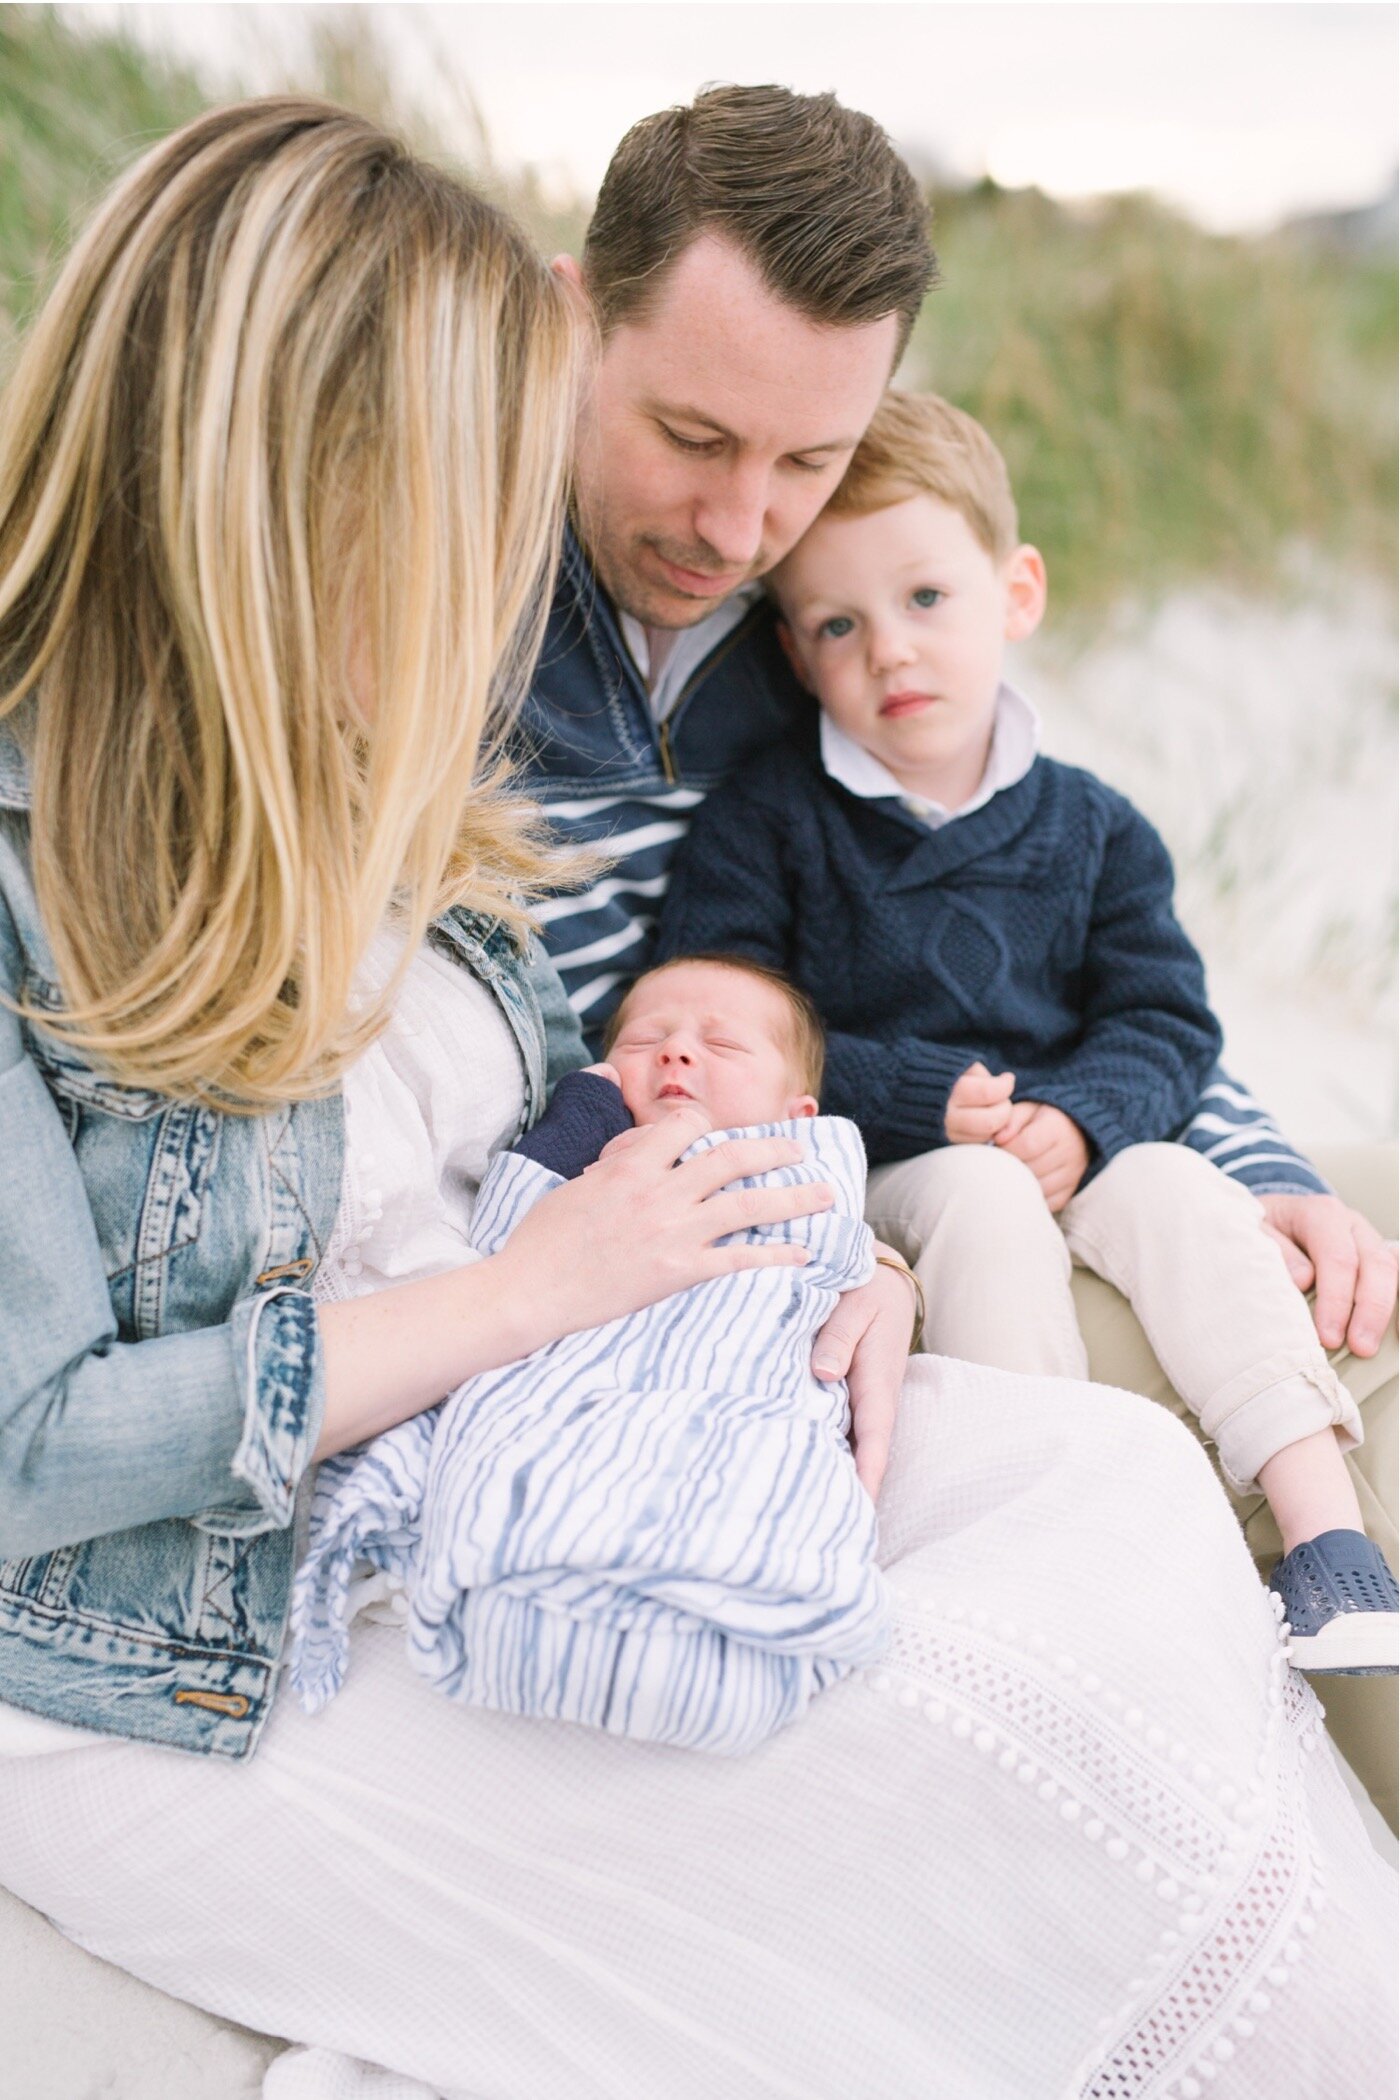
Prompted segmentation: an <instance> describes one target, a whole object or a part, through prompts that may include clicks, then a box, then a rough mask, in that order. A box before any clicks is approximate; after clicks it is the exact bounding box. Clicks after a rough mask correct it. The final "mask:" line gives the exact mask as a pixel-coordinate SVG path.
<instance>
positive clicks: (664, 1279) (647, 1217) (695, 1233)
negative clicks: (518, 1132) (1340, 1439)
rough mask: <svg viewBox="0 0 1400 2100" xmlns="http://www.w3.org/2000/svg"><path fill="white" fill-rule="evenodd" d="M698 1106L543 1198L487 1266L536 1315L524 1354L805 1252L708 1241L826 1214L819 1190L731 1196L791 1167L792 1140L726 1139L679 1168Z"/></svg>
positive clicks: (611, 1150)
mask: <svg viewBox="0 0 1400 2100" xmlns="http://www.w3.org/2000/svg"><path fill="white" fill-rule="evenodd" d="M709 1127H710V1125H709V1120H708V1118H707V1117H706V1116H705V1115H704V1113H703V1112H702V1111H701V1110H699V1109H698V1108H691V1107H690V1106H688V1105H687V1106H684V1107H681V1108H678V1109H677V1110H675V1111H674V1112H673V1113H672V1114H670V1115H668V1116H666V1117H665V1118H664V1119H663V1120H662V1121H661V1122H659V1123H653V1124H650V1125H649V1126H647V1127H646V1128H644V1129H639V1130H632V1131H627V1132H625V1133H624V1135H625V1137H626V1140H627V1142H626V1143H625V1144H620V1143H618V1142H617V1141H614V1143H613V1144H612V1145H610V1146H608V1147H607V1148H606V1149H605V1152H604V1155H603V1157H602V1158H601V1159H599V1160H598V1161H597V1163H596V1164H595V1165H594V1166H592V1167H590V1168H589V1169H588V1172H587V1173H586V1174H584V1175H582V1176H580V1178H579V1179H578V1180H577V1181H572V1182H568V1183H566V1184H565V1186H564V1187H563V1188H559V1189H555V1190H554V1191H553V1193H552V1194H550V1195H548V1196H545V1197H543V1198H542V1199H541V1200H540V1201H539V1202H538V1203H537V1204H536V1205H535V1206H534V1208H533V1209H532V1210H531V1211H529V1212H528V1213H527V1215H526V1216H525V1217H523V1218H522V1219H521V1221H520V1223H519V1224H518V1225H517V1226H516V1228H515V1230H514V1232H513V1233H512V1234H511V1236H510V1238H509V1239H508V1240H507V1241H506V1244H505V1246H504V1247H503V1248H502V1250H501V1252H500V1253H499V1254H497V1255H494V1256H493V1257H492V1266H493V1268H495V1269H496V1270H497V1271H498V1274H499V1276H500V1279H501V1288H502V1289H504V1290H507V1291H510V1292H511V1293H520V1294H521V1295H522V1297H526V1298H528V1300H529V1301H530V1302H531V1303H532V1304H533V1306H534V1307H535V1309H536V1312H537V1315H538V1317H539V1319H540V1322H541V1329H542V1331H541V1332H540V1334H539V1335H538V1337H537V1339H536V1340H535V1341H534V1342H532V1343H531V1347H538V1346H539V1344H540V1343H541V1342H544V1341H553V1340H555V1339H556V1338H557V1337H558V1336H559V1335H561V1334H570V1333H572V1332H573V1331H574V1330H575V1329H577V1328H580V1327H596V1326H599V1325H601V1323H602V1322H603V1321H604V1320H615V1319H619V1318H620V1317H621V1316H622V1315H623V1314H624V1313H629V1312H636V1311H638V1310H639V1309H640V1308H641V1307H642V1306H644V1305H653V1304H655V1302H656V1300H657V1299H658V1298H665V1297H669V1296H670V1294H671V1293H672V1292H673V1291H683V1290H687V1289H689V1287H690V1286H691V1285H692V1284H696V1283H704V1282H706V1281H707V1280H708V1279H710V1278H711V1277H715V1276H725V1275H730V1274H732V1273H733V1272H734V1271H735V1270H737V1269H768V1268H793V1267H796V1266H799V1265H800V1264H802V1263H803V1262H805V1261H806V1259H807V1255H806V1251H805V1249H803V1248H801V1247H797V1246H791V1245H788V1244H787V1243H786V1242H782V1241H769V1242H762V1241H761V1242H756V1243H754V1242H749V1241H737V1242H736V1243H735V1244H734V1245H732V1246H728V1247H717V1246H716V1245H715V1242H716V1241H717V1240H720V1239H723V1238H725V1237H726V1236H727V1235H728V1234H730V1233H735V1232H742V1231H744V1230H745V1228H746V1227H748V1226H751V1225H777V1224H782V1223H784V1222H785V1221H786V1220H788V1219H790V1218H801V1217H806V1216H808V1215H809V1214H810V1213H812V1212H813V1211H819V1210H829V1209H830V1208H831V1204H832V1200H833V1198H832V1193H831V1190H830V1189H829V1188H828V1187H827V1186H826V1185H825V1184H824V1183H805V1184H802V1185H800V1186H798V1187H796V1188H757V1189H735V1188H731V1187H730V1186H729V1184H730V1183H732V1182H735V1181H740V1180H746V1179H748V1178H749V1177H750V1176H753V1175H758V1174H766V1173H768V1172H770V1171H771V1170H772V1169H773V1168H775V1167H785V1166H791V1165H793V1164H795V1162H796V1161H798V1160H800V1159H803V1158H805V1157H806V1153H805V1148H804V1147H803V1146H802V1145H800V1144H798V1143H797V1142H796V1141H795V1140H794V1139H792V1138H727V1139H726V1140H725V1142H724V1143H723V1144H722V1145H716V1146H715V1148H714V1150H713V1151H711V1152H706V1153H702V1154H701V1155H700V1156H699V1157H698V1158H696V1159H690V1160H686V1161H685V1163H684V1164H683V1165H681V1166H678V1165H677V1164H676V1162H677V1161H678V1160H679V1159H680V1156H681V1154H682V1153H683V1152H684V1151H685V1150H686V1149H687V1147H688V1146H690V1145H692V1144H694V1142H695V1140H696V1138H697V1137H700V1136H702V1135H703V1134H704V1132H705V1131H707V1130H708V1129H709Z"/></svg>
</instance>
